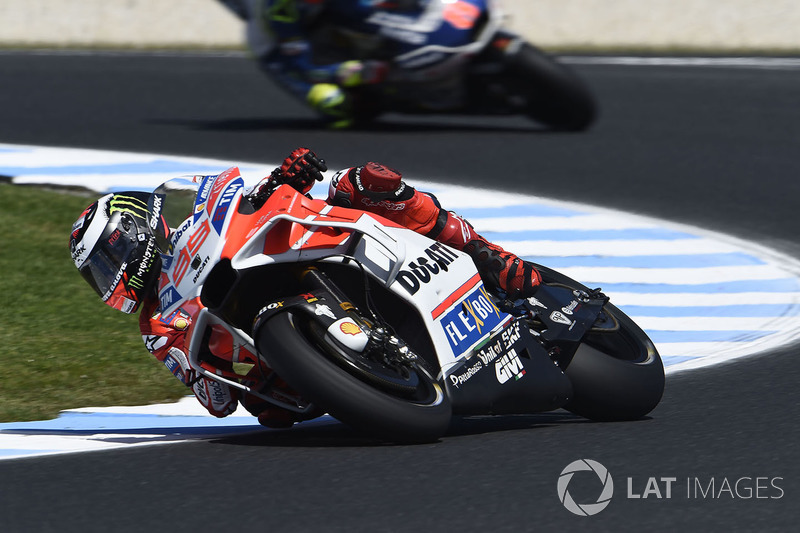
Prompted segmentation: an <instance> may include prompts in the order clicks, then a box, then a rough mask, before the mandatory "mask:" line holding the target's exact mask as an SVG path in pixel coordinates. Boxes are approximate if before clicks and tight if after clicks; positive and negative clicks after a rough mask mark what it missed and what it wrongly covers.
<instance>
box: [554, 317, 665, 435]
mask: <svg viewBox="0 0 800 533" xmlns="http://www.w3.org/2000/svg"><path fill="white" fill-rule="evenodd" d="M604 312H605V313H607V314H610V315H612V316H613V317H614V318H615V319H616V321H617V322H618V323H619V329H617V330H616V331H599V330H592V331H590V332H589V333H587V335H586V336H585V337H584V341H583V342H582V343H581V345H580V346H579V347H578V349H577V351H576V352H575V355H574V356H573V357H572V360H571V361H570V363H569V366H567V368H566V370H565V371H564V373H565V374H566V375H567V377H568V378H569V379H570V381H571V382H572V387H573V390H574V394H575V395H574V397H573V399H572V400H570V401H569V403H567V405H566V406H565V409H567V410H569V411H572V412H573V413H575V414H578V415H581V416H585V417H586V418H590V419H592V420H603V421H610V420H636V419H639V418H642V417H643V416H645V415H647V414H648V413H649V412H650V411H652V410H653V409H654V408H655V407H656V406H657V405H658V403H659V402H660V401H661V396H662V395H663V393H664V366H663V364H662V363H661V357H660V356H659V355H658V352H657V351H656V348H655V346H654V345H653V343H652V341H651V340H650V339H649V338H648V337H647V335H646V334H645V333H644V331H642V330H641V328H639V326H637V325H636V324H635V323H634V322H633V321H632V320H631V319H630V318H628V316H627V315H625V314H624V313H623V312H622V311H620V310H619V309H617V308H616V307H614V306H613V305H611V304H608V303H607V304H606V305H605V306H604Z"/></svg>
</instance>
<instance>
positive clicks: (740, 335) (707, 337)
mask: <svg viewBox="0 0 800 533" xmlns="http://www.w3.org/2000/svg"><path fill="white" fill-rule="evenodd" d="M646 333H647V335H648V336H649V337H650V339H651V340H652V341H653V342H654V343H656V344H658V343H659V342H750V341H754V340H758V339H761V338H763V337H766V336H768V335H773V334H775V333H778V332H777V331H769V330H762V331H757V330H731V331H729V330H707V331H702V330H687V331H676V330H659V329H648V330H647V331H646Z"/></svg>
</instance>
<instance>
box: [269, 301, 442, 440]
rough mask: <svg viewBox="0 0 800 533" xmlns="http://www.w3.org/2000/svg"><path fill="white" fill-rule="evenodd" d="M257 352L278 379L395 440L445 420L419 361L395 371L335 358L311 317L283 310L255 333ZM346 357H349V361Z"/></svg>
mask: <svg viewBox="0 0 800 533" xmlns="http://www.w3.org/2000/svg"><path fill="white" fill-rule="evenodd" d="M255 340H256V346H257V348H258V351H259V353H260V354H262V356H263V357H264V358H265V359H266V361H267V363H268V364H269V365H270V367H272V368H273V369H274V370H275V371H276V372H277V373H278V375H279V376H281V378H283V379H284V380H285V381H286V382H287V383H289V384H290V385H291V386H292V387H293V388H295V389H296V390H297V391H298V392H300V394H302V395H303V396H304V397H306V398H307V399H308V400H310V401H311V402H312V403H314V404H316V405H317V406H319V407H320V408H322V409H325V410H326V411H328V412H329V413H330V414H331V415H332V416H334V417H335V418H337V419H338V420H341V421H342V422H344V423H346V424H348V425H350V426H352V427H354V428H356V429H359V430H362V431H365V432H367V433H370V434H373V435H376V436H378V437H381V438H383V439H386V440H390V441H394V442H409V443H417V442H430V441H434V440H436V439H437V438H439V437H441V436H442V435H443V434H444V433H445V431H447V428H448V426H449V424H450V418H451V413H452V408H451V405H450V401H449V399H448V398H447V396H446V395H445V394H444V391H443V389H442V388H441V387H440V386H439V384H438V383H437V382H436V380H435V379H434V378H433V377H432V376H431V375H430V374H429V373H428V372H427V371H426V370H425V369H424V368H423V367H422V366H420V365H418V364H412V365H409V366H406V367H404V370H403V371H402V372H397V371H395V370H393V369H392V367H388V366H385V365H384V366H382V367H381V368H377V367H376V363H375V362H374V361H367V360H365V361H363V362H361V363H363V364H361V363H359V362H356V364H353V353H352V352H351V353H349V354H347V355H346V356H345V357H340V356H338V355H337V354H336V351H337V348H336V347H334V346H331V344H330V343H329V342H328V341H326V340H325V339H324V332H321V331H320V328H315V327H314V322H313V320H312V319H310V318H308V317H306V316H304V315H302V314H294V313H292V312H291V311H286V312H284V313H280V314H277V315H275V316H274V317H272V318H270V319H269V320H267V321H266V322H265V323H264V324H262V325H261V326H260V327H259V329H258V330H257V331H256V334H255ZM348 361H349V362H348ZM371 369H372V370H371Z"/></svg>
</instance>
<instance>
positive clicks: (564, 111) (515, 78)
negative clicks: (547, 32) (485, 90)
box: [504, 43, 597, 131]
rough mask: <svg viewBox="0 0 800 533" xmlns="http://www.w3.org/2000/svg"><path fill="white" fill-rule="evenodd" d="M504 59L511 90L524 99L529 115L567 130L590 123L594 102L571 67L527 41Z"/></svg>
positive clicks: (587, 89) (594, 108)
mask: <svg viewBox="0 0 800 533" xmlns="http://www.w3.org/2000/svg"><path fill="white" fill-rule="evenodd" d="M504 61H505V64H506V72H507V75H508V76H509V80H508V83H509V85H510V86H511V92H512V93H516V94H519V95H520V96H522V97H523V98H524V99H525V101H526V102H525V104H524V105H525V110H526V113H527V114H528V116H530V117H531V118H533V119H534V120H537V121H539V122H542V123H544V124H547V125H548V126H551V127H553V128H556V129H561V130H566V131H582V130H585V129H586V128H588V127H589V126H591V125H592V123H593V122H594V120H595V118H596V116H597V104H596V102H595V99H594V97H593V96H592V93H591V91H590V90H589V88H588V87H587V85H586V84H585V83H584V82H583V80H581V79H580V78H579V77H578V76H577V75H576V74H575V73H574V72H573V71H572V70H570V69H569V68H567V67H566V66H564V65H562V64H560V63H558V62H557V61H556V60H554V59H553V58H551V57H550V56H548V55H547V54H545V53H544V52H542V51H541V50H539V49H538V48H536V47H535V46H533V45H531V44H529V43H523V44H522V46H521V47H520V49H519V50H518V51H517V53H515V54H510V55H507V56H505V58H504Z"/></svg>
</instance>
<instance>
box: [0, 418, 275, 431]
mask: <svg viewBox="0 0 800 533" xmlns="http://www.w3.org/2000/svg"><path fill="white" fill-rule="evenodd" d="M187 427H191V428H198V429H201V430H202V432H213V431H215V430H217V429H223V430H225V431H228V430H230V429H231V427H249V428H253V427H261V426H260V425H259V424H258V421H257V420H256V419H255V418H252V419H250V418H242V417H235V418H230V417H229V418H214V417H211V416H159V415H147V414H117V413H63V414H61V415H60V416H59V417H58V418H55V419H51V420H42V421H37V422H10V423H4V424H0V431H2V432H7V433H22V432H35V433H40V432H41V433H52V432H53V431H66V432H69V433H75V432H86V431H89V432H102V431H119V430H125V431H137V430H140V431H144V430H152V429H156V428H158V429H162V430H163V429H172V428H187ZM226 428H227V429H226Z"/></svg>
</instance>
